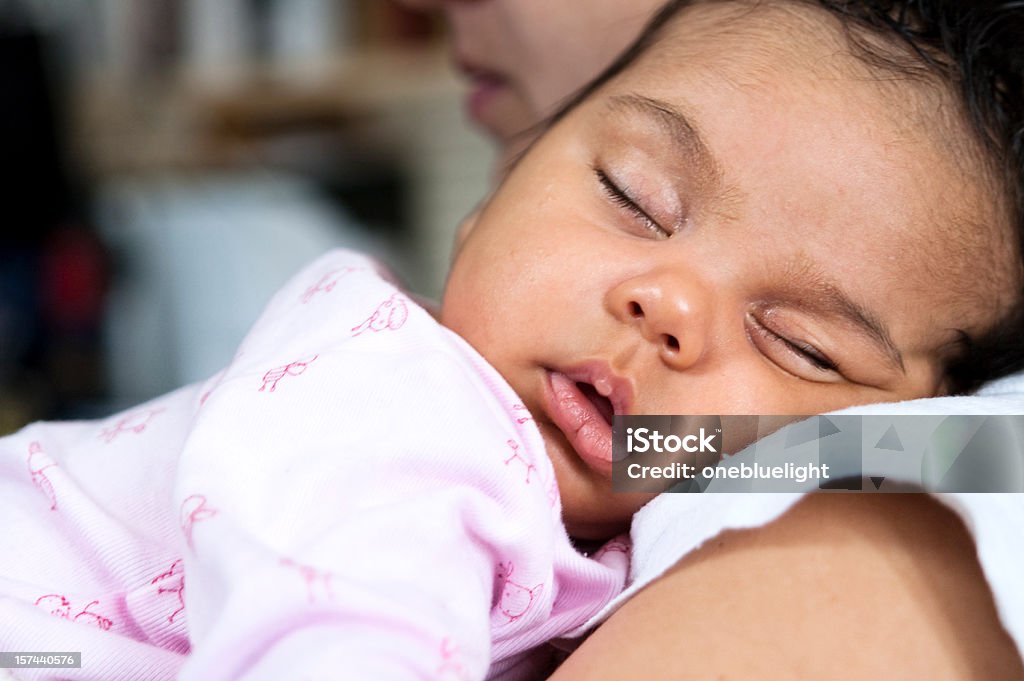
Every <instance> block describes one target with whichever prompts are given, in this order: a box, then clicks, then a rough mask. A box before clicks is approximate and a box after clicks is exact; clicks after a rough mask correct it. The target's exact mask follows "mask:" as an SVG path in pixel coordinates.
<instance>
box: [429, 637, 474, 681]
mask: <svg viewBox="0 0 1024 681" xmlns="http://www.w3.org/2000/svg"><path fill="white" fill-rule="evenodd" d="M438 653H439V655H440V657H441V663H440V664H439V665H438V666H437V671H435V672H434V673H435V674H437V677H438V678H439V679H446V680H448V679H450V680H452V681H470V678H471V677H470V673H469V670H468V669H466V666H465V665H464V664H463V661H462V651H461V650H460V649H459V646H458V645H456V644H455V642H454V641H452V639H451V637H450V636H445V637H444V638H443V639H442V640H441V645H440V646H439V648H438Z"/></svg>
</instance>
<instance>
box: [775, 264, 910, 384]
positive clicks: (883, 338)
mask: <svg viewBox="0 0 1024 681" xmlns="http://www.w3.org/2000/svg"><path fill="white" fill-rule="evenodd" d="M792 265H793V266H791V267H790V268H789V270H788V272H789V275H790V276H789V281H790V282H791V284H794V285H797V286H800V289H799V290H797V291H794V292H793V293H792V294H790V295H784V296H783V297H785V298H792V304H793V305H794V306H796V307H800V308H804V309H809V310H811V311H813V312H819V313H821V314H825V315H831V316H836V317H840V318H841V319H843V320H845V321H846V322H848V323H850V324H852V325H853V326H855V327H857V328H858V329H860V330H861V331H862V332H863V333H864V334H865V335H867V336H868V337H869V338H870V339H871V340H872V341H873V342H874V343H875V344H876V345H877V346H878V347H879V348H880V349H881V350H882V351H883V352H884V353H885V356H886V358H887V359H888V360H889V361H890V362H891V363H892V365H893V366H894V367H896V368H898V369H899V370H900V371H901V372H903V373H906V371H907V370H906V367H905V366H904V363H903V353H902V352H900V349H899V348H898V347H897V346H896V343H895V342H893V340H892V334H891V333H890V332H889V327H888V326H886V324H885V322H884V321H882V319H881V318H880V317H879V316H878V315H877V314H875V313H874V312H872V311H871V310H870V309H868V308H866V307H865V306H863V305H861V304H860V303H858V302H857V301H855V300H854V299H853V298H852V297H851V296H850V295H849V294H848V293H847V292H846V291H845V290H843V288H842V287H841V286H839V285H838V284H837V283H836V282H835V281H833V280H831V279H829V278H828V277H827V276H826V275H825V274H824V273H823V272H821V271H820V270H819V269H818V267H817V266H816V265H815V264H814V263H812V262H810V261H808V260H806V258H804V257H801V258H798V260H797V262H795V263H793V264H792Z"/></svg>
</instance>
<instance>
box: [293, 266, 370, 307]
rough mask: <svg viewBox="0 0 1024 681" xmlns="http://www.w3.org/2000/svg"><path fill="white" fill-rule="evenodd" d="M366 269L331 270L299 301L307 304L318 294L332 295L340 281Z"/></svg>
mask: <svg viewBox="0 0 1024 681" xmlns="http://www.w3.org/2000/svg"><path fill="white" fill-rule="evenodd" d="M365 269H366V268H365V267H342V268H339V269H336V270H331V271H330V272H328V273H327V274H325V275H323V276H322V277H320V279H318V280H317V282H316V283H315V284H313V285H312V286H310V287H309V288H307V289H306V290H305V292H304V293H303V294H302V296H300V297H299V300H300V301H302V303H303V304H306V303H308V302H309V301H311V300H312V299H313V297H314V296H316V295H317V294H318V293H330V292H331V291H333V290H334V287H335V286H337V285H338V280H339V279H342V278H343V277H345V276H346V275H348V274H350V273H352V272H361V271H363V270H365Z"/></svg>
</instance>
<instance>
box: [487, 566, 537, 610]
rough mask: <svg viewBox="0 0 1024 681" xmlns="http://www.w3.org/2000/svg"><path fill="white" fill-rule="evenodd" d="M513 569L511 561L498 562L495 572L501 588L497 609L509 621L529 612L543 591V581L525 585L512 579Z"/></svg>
mask: <svg viewBox="0 0 1024 681" xmlns="http://www.w3.org/2000/svg"><path fill="white" fill-rule="evenodd" d="M514 570H515V565H514V564H513V563H512V561H509V562H508V563H498V569H497V570H496V572H495V577H496V578H497V586H498V588H499V589H500V590H501V596H500V598H499V599H498V610H499V611H500V612H501V614H503V615H504V616H505V617H507V618H508V621H509V622H515V621H516V620H517V619H519V618H520V617H522V616H523V615H525V614H526V613H527V612H529V610H530V608H531V607H532V606H533V603H534V601H535V600H536V599H537V598H539V597H540V595H541V593H542V592H543V591H544V583H543V582H538V583H537V584H534V585H533V586H526V585H525V584H520V583H519V582H515V581H513V580H512V572H513V571H514Z"/></svg>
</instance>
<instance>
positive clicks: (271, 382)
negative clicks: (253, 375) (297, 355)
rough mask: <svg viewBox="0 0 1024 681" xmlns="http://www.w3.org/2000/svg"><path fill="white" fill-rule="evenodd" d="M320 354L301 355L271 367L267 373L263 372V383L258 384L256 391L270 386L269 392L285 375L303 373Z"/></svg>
mask: <svg viewBox="0 0 1024 681" xmlns="http://www.w3.org/2000/svg"><path fill="white" fill-rule="evenodd" d="M319 356H320V355H313V356H312V357H303V358H302V359H298V360H295V361H294V362H289V363H288V364H285V365H284V366H279V367H276V368H274V369H271V370H270V371H268V372H267V373H265V374H263V385H261V386H260V389H259V391H258V392H263V391H264V390H266V389H267V386H270V392H274V391H275V390H277V384H278V382H279V381H280V380H281V379H282V378H284V377H285V376H298V375H300V374H303V373H305V371H306V369H308V368H309V365H310V364H312V363H313V362H314V361H316V358H317V357H319Z"/></svg>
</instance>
